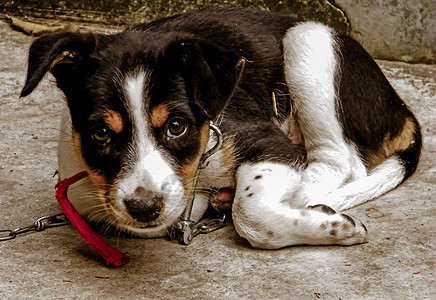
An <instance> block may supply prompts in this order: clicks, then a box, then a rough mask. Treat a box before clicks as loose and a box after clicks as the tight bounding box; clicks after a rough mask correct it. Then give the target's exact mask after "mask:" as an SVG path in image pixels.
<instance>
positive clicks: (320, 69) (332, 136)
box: [283, 22, 366, 203]
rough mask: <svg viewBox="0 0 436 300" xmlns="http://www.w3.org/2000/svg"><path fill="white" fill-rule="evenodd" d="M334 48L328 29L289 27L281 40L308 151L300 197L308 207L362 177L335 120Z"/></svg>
mask: <svg viewBox="0 0 436 300" xmlns="http://www.w3.org/2000/svg"><path fill="white" fill-rule="evenodd" d="M336 48H337V46H336V42H335V37H334V35H333V33H332V32H331V30H330V29H329V28H328V27H326V26H324V25H321V24H317V23H313V22H308V23H302V24H300V25H297V26H296V27H293V28H291V29H290V30H289V31H288V32H287V33H286V35H285V37H284V39H283V49H284V71H285V78H286V81H287V84H288V86H289V90H290V94H291V98H292V99H293V106H294V114H295V118H296V120H297V122H298V126H299V129H300V130H301V132H302V134H303V136H304V139H305V147H306V151H307V163H308V167H307V168H306V170H305V171H304V173H303V176H302V181H303V182H302V183H303V189H304V191H303V192H302V195H303V197H305V198H306V200H307V201H308V203H319V202H321V201H322V199H323V198H324V197H325V195H327V194H328V193H330V192H332V191H334V190H336V189H337V188H338V187H340V186H342V185H343V184H344V183H346V182H350V181H353V180H355V179H357V178H359V177H362V176H365V175H366V169H365V166H364V165H363V163H362V161H361V159H360V157H359V155H358V153H357V151H356V149H355V147H354V145H353V144H351V143H349V142H347V141H345V139H344V136H343V131H342V127H341V124H340V122H339V120H338V113H337V112H338V110H337V107H336V106H337V105H338V103H340V102H339V99H337V95H336V81H337V80H339V76H340V74H339V71H338V70H339V66H338V65H339V58H338V55H337V52H336Z"/></svg>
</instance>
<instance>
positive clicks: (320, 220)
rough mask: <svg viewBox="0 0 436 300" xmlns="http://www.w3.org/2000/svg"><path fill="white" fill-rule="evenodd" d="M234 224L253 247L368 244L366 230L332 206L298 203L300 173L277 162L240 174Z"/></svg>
mask: <svg viewBox="0 0 436 300" xmlns="http://www.w3.org/2000/svg"><path fill="white" fill-rule="evenodd" d="M236 180H237V190H236V194H235V200H234V203H233V212H232V214H233V215H232V216H233V223H234V226H235V229H236V230H237V232H238V233H239V234H240V235H241V236H242V237H243V238H245V239H247V240H248V241H249V242H250V244H251V245H252V246H253V247H256V248H263V249H278V248H282V247H286V246H291V245H301V244H311V245H331V244H337V245H353V244H359V243H363V242H365V241H366V235H367V231H366V228H365V226H364V225H363V224H362V223H361V222H360V221H359V220H357V219H354V218H352V217H349V216H348V215H345V214H341V213H337V212H335V211H334V210H333V209H331V208H330V207H328V206H325V205H316V206H313V207H306V206H305V205H304V204H303V203H299V202H298V198H299V197H298V193H299V192H300V189H299V188H300V187H301V174H300V173H299V172H298V169H296V168H294V167H292V166H290V165H286V164H283V163H276V162H251V163H249V162H247V163H244V164H242V165H241V166H240V167H239V169H238V171H237V176H236Z"/></svg>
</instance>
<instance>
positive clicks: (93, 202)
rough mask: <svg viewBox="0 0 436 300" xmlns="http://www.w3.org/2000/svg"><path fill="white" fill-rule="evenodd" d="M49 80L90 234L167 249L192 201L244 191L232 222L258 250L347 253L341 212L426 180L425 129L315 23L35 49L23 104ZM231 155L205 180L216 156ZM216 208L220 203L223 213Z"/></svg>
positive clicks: (172, 24)
mask: <svg viewBox="0 0 436 300" xmlns="http://www.w3.org/2000/svg"><path fill="white" fill-rule="evenodd" d="M48 71H50V72H51V73H52V74H53V76H54V77H55V78H56V82H57V86H58V87H59V88H60V89H61V90H62V91H63V93H64V94H65V97H66V102H67V104H68V112H67V113H66V114H65V117H64V118H63V120H62V124H61V137H60V142H59V170H60V174H61V177H68V176H71V175H74V174H75V173H77V172H79V171H83V170H86V171H88V172H89V174H90V175H89V177H88V178H87V179H86V180H84V181H83V182H81V183H80V184H78V185H76V186H75V187H73V188H72V189H71V192H70V195H69V197H70V200H71V201H72V202H73V204H74V205H75V206H76V208H77V209H78V210H79V212H80V213H81V214H82V215H84V216H85V217H87V218H88V219H89V220H94V221H102V222H108V224H112V225H114V226H116V227H118V228H119V229H122V230H126V231H129V232H131V233H133V234H135V235H138V236H143V237H157V236H163V235H166V234H167V233H168V232H169V231H170V229H171V227H172V226H173V225H174V224H175V223H177V222H178V221H179V219H180V216H181V215H182V213H183V212H184V210H185V208H186V206H187V204H188V202H189V199H191V198H192V195H193V194H195V202H194V207H193V211H192V220H195V221H197V220H199V219H200V218H201V217H202V215H203V213H204V212H205V210H206V208H207V206H208V204H209V198H210V197H211V191H217V190H219V189H223V188H231V189H235V195H234V203H233V208H232V217H233V222H234V226H235V228H236V230H237V232H238V233H239V234H240V235H241V236H242V237H243V238H245V239H247V240H248V241H249V242H250V243H251V245H252V246H253V247H258V248H266V249H276V248H281V247H286V246H290V245H296V244H319V245H325V244H339V245H352V244H357V243H362V242H365V241H366V236H367V230H366V228H365V226H364V225H363V224H362V223H361V222H360V221H358V220H357V219H355V218H352V217H350V216H348V215H346V214H342V213H341V211H342V210H345V209H347V208H350V207H353V206H355V205H358V204H361V203H363V202H365V201H368V200H370V199H373V198H375V197H378V196H380V195H382V194H384V193H386V192H388V191H389V190H391V189H393V188H395V187H396V186H397V185H399V184H400V183H402V182H403V181H404V180H406V179H407V178H408V177H410V176H411V175H412V174H413V173H414V171H415V170H416V167H417V164H418V161H419V156H420V151H421V133H420V126H419V124H418V122H417V120H416V118H415V117H414V115H413V114H412V112H411V111H410V110H409V108H408V107H407V106H406V105H405V104H404V102H403V101H402V100H401V99H400V97H399V96H398V95H397V94H396V92H395V91H394V89H393V88H392V87H391V85H390V84H389V82H388V81H387V79H386V78H385V77H384V75H383V74H382V72H381V71H380V69H379V68H378V66H377V64H376V63H375V62H374V60H373V59H372V58H371V57H370V56H369V54H368V53H367V52H366V51H365V50H364V49H363V48H362V47H361V46H360V45H359V44H358V43H357V42H356V41H354V40H353V39H351V38H350V37H348V36H345V35H341V34H337V33H335V32H334V31H333V30H332V29H330V28H328V27H326V26H324V25H321V24H319V23H314V22H302V21H300V20H298V19H294V18H291V17H289V16H285V15H281V14H277V13H272V12H266V11H256V10H250V9H214V10H203V11H195V12H189V13H185V14H181V15H176V16H173V17H170V18H165V19H161V20H158V21H155V22H151V23H149V24H144V25H140V26H137V27H134V28H131V29H128V30H126V31H124V32H120V33H116V34H112V35H103V34H94V33H55V34H50V35H46V36H43V37H40V38H39V39H37V40H35V41H34V42H33V44H32V46H31V48H30V51H29V62H28V74H27V80H26V83H25V86H24V88H23V90H22V93H21V96H26V95H28V94H30V93H31V92H32V91H33V90H34V89H35V88H36V86H37V85H38V83H39V82H40V81H41V79H42V78H43V76H44V74H46V73H47V72H48ZM212 121H213V122H214V123H215V124H216V125H217V126H218V128H219V129H220V130H221V131H222V134H223V145H222V147H221V148H220V150H219V151H218V152H216V153H215V154H213V155H212V156H211V157H210V158H209V159H208V161H207V163H206V164H205V167H204V168H202V169H199V165H200V161H201V157H202V155H203V153H205V152H206V151H208V149H210V148H211V147H213V145H215V143H216V142H217V141H216V138H215V136H214V134H212V132H211V130H210V124H211V122H212ZM213 197H214V196H213V195H212V198H213Z"/></svg>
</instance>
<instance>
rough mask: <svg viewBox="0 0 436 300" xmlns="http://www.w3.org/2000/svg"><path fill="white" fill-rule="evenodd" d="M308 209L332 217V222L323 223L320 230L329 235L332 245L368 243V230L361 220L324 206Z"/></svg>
mask: <svg viewBox="0 0 436 300" xmlns="http://www.w3.org/2000/svg"><path fill="white" fill-rule="evenodd" d="M308 208H309V209H312V210H316V211H319V212H322V213H324V214H327V215H329V216H331V220H330V218H329V220H328V221H327V220H326V221H325V222H323V223H321V225H320V226H319V227H320V230H322V231H324V232H325V233H328V235H329V237H330V238H331V241H332V243H334V244H338V245H355V244H362V243H366V242H367V235H368V230H367V229H366V226H365V225H364V224H363V223H362V222H361V221H360V220H359V219H357V218H355V217H351V216H349V215H346V214H342V213H338V212H336V211H335V210H334V209H332V208H331V207H329V206H327V205H324V204H318V205H314V206H309V207H308Z"/></svg>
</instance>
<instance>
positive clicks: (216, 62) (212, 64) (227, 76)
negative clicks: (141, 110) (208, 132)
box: [170, 41, 245, 120]
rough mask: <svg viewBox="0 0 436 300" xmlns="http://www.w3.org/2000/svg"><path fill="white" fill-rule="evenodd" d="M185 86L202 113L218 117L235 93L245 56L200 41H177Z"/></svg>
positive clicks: (175, 50) (174, 50)
mask: <svg viewBox="0 0 436 300" xmlns="http://www.w3.org/2000/svg"><path fill="white" fill-rule="evenodd" d="M170 52H173V54H174V52H175V53H176V55H177V56H178V57H177V59H178V61H179V65H181V69H182V75H183V77H184V80H185V82H186V90H187V92H188V95H189V97H190V98H191V99H193V101H194V103H195V105H196V106H197V107H198V108H199V109H200V111H201V112H202V114H203V115H204V116H205V117H206V118H207V119H210V120H213V119H215V117H216V116H218V114H219V113H220V112H221V111H222V109H223V108H224V106H225V105H226V103H227V102H228V100H229V99H230V98H231V97H232V95H233V92H234V91H235V88H236V86H237V85H238V82H239V79H240V77H241V75H242V72H243V69H244V66H245V60H244V59H243V58H242V57H241V56H238V55H237V54H236V53H233V52H228V51H226V50H224V49H219V48H217V47H215V46H213V45H208V44H204V43H198V42H189V41H188V42H182V43H177V45H176V46H175V47H174V49H173V51H170Z"/></svg>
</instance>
